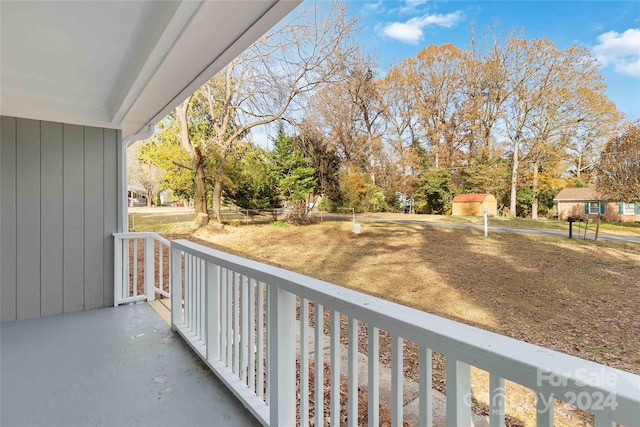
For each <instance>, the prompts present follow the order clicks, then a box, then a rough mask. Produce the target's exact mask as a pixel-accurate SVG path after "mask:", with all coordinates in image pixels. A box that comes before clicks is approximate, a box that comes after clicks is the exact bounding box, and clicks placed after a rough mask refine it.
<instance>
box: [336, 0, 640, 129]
mask: <svg viewBox="0 0 640 427" xmlns="http://www.w3.org/2000/svg"><path fill="white" fill-rule="evenodd" d="M346 5H347V7H348V13H349V15H350V16H352V17H355V18H357V19H358V20H359V22H360V27H361V33H360V35H359V37H358V42H359V43H360V44H361V45H362V46H363V47H364V48H365V51H367V52H368V53H370V54H373V55H374V56H375V57H376V58H377V59H378V61H379V64H380V70H381V72H384V71H386V70H387V69H389V68H390V67H391V66H392V65H394V64H395V63H398V62H400V61H401V60H402V59H404V58H406V57H408V56H413V55H415V54H416V53H417V52H418V51H419V50H420V49H422V48H423V47H425V46H428V45H430V44H442V43H453V44H454V45H456V46H458V47H460V48H466V47H467V45H468V41H469V34H470V27H471V23H472V22H474V25H475V28H476V34H479V33H480V32H481V31H482V30H483V29H484V28H486V27H487V26H489V25H492V24H494V23H496V22H498V24H499V26H498V31H499V32H501V33H504V34H507V33H509V32H510V31H511V30H512V29H513V28H516V27H517V28H521V29H523V31H524V33H523V36H524V38H527V39H533V38H541V37H544V38H547V39H549V40H551V41H553V42H554V43H555V44H556V45H557V46H558V47H560V48H566V47H569V46H571V45H572V44H577V45H578V46H582V47H587V48H589V49H590V50H591V52H592V55H593V56H594V57H597V58H598V59H599V60H600V62H601V64H602V65H601V69H600V71H601V73H602V75H603V76H604V78H605V83H606V84H607V95H608V96H609V98H610V99H611V100H612V101H613V102H615V103H616V105H617V106H618V109H619V110H620V111H622V112H623V113H625V114H626V115H627V118H628V119H631V120H635V119H638V118H640V1H638V0H635V1H615V0H612V1H585V0H583V1H563V0H558V1H515V0H512V1H506V0H502V1H464V0H450V1H436V0H402V1H391V0H378V1H364V0H352V1H346Z"/></svg>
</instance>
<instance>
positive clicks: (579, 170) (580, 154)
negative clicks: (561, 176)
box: [576, 153, 582, 181]
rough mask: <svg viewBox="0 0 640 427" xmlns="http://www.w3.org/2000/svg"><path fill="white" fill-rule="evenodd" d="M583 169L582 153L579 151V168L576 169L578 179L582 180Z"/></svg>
mask: <svg viewBox="0 0 640 427" xmlns="http://www.w3.org/2000/svg"><path fill="white" fill-rule="evenodd" d="M581 171H582V153H578V168H577V170H576V179H577V180H578V181H579V180H580V172H581Z"/></svg>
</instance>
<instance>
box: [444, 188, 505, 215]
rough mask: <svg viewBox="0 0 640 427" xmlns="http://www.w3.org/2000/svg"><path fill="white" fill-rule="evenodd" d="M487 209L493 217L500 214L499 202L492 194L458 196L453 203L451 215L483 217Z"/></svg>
mask: <svg viewBox="0 0 640 427" xmlns="http://www.w3.org/2000/svg"><path fill="white" fill-rule="evenodd" d="M485 209H486V210H487V212H489V215H491V216H495V215H496V214H497V213H498V202H497V200H496V198H495V197H494V196H493V195H492V194H489V193H483V194H458V195H457V196H455V197H454V198H453V200H452V202H451V215H475V216H482V215H484V210H485Z"/></svg>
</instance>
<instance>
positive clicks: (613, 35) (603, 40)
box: [593, 28, 640, 77]
mask: <svg viewBox="0 0 640 427" xmlns="http://www.w3.org/2000/svg"><path fill="white" fill-rule="evenodd" d="M598 42H599V43H598V44H597V45H596V46H594V47H593V53H594V54H595V56H596V58H597V59H598V61H600V63H601V64H602V65H603V66H607V65H613V66H614V69H615V70H616V72H618V73H621V74H627V75H630V76H633V77H640V28H629V29H628V30H626V31H625V32H624V33H618V32H616V31H608V32H606V33H603V34H600V35H599V36H598Z"/></svg>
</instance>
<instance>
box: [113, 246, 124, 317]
mask: <svg viewBox="0 0 640 427" xmlns="http://www.w3.org/2000/svg"><path fill="white" fill-rule="evenodd" d="M122 240H123V239H121V238H120V237H117V236H116V237H114V239H113V261H114V262H113V280H114V282H115V283H114V286H113V289H114V293H113V294H114V295H113V306H114V307H117V306H118V304H119V302H120V300H121V299H122V272H123V271H124V266H123V263H122Z"/></svg>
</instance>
